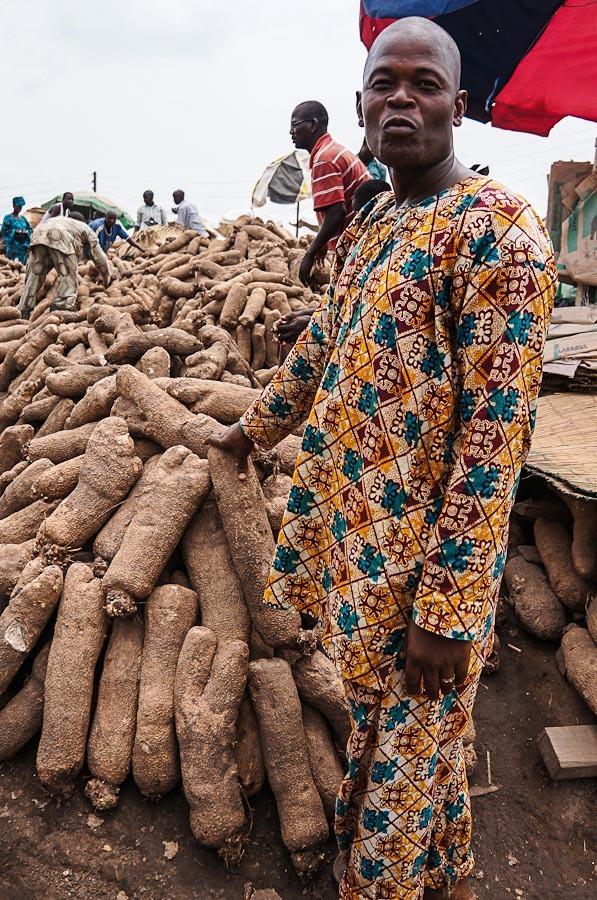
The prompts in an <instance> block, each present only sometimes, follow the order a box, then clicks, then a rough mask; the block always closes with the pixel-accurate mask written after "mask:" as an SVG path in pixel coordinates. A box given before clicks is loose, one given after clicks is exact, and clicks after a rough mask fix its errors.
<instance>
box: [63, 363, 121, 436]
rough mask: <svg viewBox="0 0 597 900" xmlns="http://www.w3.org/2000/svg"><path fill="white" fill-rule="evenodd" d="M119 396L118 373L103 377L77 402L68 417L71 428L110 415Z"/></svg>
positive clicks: (68, 425)
mask: <svg viewBox="0 0 597 900" xmlns="http://www.w3.org/2000/svg"><path fill="white" fill-rule="evenodd" d="M117 397H118V389H117V387H116V375H109V376H108V377H107V378H102V379H101V381H98V382H96V383H95V384H94V385H92V386H91V387H90V388H88V389H87V392H86V393H85V396H84V397H82V398H81V399H80V400H79V402H78V403H77V404H76V406H75V407H74V409H73V410H72V412H71V413H70V415H69V417H68V424H67V427H68V428H69V430H72V429H73V428H79V426H81V425H87V424H89V422H98V421H99V420H100V419H104V418H106V416H109V415H110V410H111V409H112V406H113V405H114V403H115V401H116V399H117Z"/></svg>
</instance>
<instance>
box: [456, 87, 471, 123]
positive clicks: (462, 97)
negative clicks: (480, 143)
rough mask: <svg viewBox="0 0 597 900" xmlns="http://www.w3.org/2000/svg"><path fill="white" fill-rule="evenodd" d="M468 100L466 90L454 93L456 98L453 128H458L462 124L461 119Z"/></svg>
mask: <svg viewBox="0 0 597 900" xmlns="http://www.w3.org/2000/svg"><path fill="white" fill-rule="evenodd" d="M467 101H468V92H467V91H458V93H457V94H456V99H455V101H454V118H453V120H452V121H453V123H454V127H455V128H460V126H461V125H462V120H463V119H464V115H465V113H466V105H467Z"/></svg>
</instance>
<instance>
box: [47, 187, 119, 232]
mask: <svg viewBox="0 0 597 900" xmlns="http://www.w3.org/2000/svg"><path fill="white" fill-rule="evenodd" d="M73 197H74V200H75V203H74V208H75V209H76V210H77V211H78V212H80V213H82V214H83V215H84V216H85V218H86V219H87V221H90V220H91V219H92V218H93V215H94V213H96V212H98V213H102V214H104V215H105V214H106V213H107V212H108V210H109V209H113V210H114V212H115V213H116V215H117V216H118V218H119V219H120V221H121V222H122V224H123V225H124V227H125V228H132V227H133V225H134V224H135V223H134V221H133V219H131V217H130V216H129V214H128V213H127V212H126V210H124V209H122V207H121V206H118V204H117V203H113V202H112V201H111V200H110V199H109V197H104V196H103V194H95V193H94V192H93V191H76V192H75V193H74V194H73ZM61 200H62V194H57V195H56V196H55V197H52V199H51V200H48V201H47V202H46V203H42V209H50V207H51V206H54V204H55V203H60V202H61Z"/></svg>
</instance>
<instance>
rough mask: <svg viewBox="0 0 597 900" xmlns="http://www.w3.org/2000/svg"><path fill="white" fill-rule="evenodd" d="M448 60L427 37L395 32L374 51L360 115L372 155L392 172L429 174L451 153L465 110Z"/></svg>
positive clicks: (464, 95)
mask: <svg viewBox="0 0 597 900" xmlns="http://www.w3.org/2000/svg"><path fill="white" fill-rule="evenodd" d="M454 79H455V75H454V69H453V66H452V64H451V60H450V57H449V55H448V54H447V53H446V51H445V50H444V48H443V47H442V46H441V45H440V44H437V45H436V44H435V43H434V42H433V41H431V40H430V39H429V37H427V36H413V35H412V34H410V35H408V36H406V35H405V36H403V35H400V34H399V33H395V34H393V35H392V37H391V38H389V37H388V39H386V40H380V44H379V46H378V47H374V49H373V51H372V58H370V61H369V65H368V66H367V68H366V71H365V78H364V84H363V94H362V99H361V103H360V105H359V104H358V105H357V108H358V112H359V115H362V117H363V119H364V123H365V134H366V138H367V143H368V145H369V147H370V148H371V152H372V153H373V155H374V156H376V157H377V159H379V160H381V162H383V163H385V165H387V166H388V167H389V168H398V169H400V168H422V169H425V168H427V167H429V166H431V165H433V164H434V163H436V162H439V161H441V160H442V159H445V158H446V156H448V155H449V153H450V152H451V150H452V128H453V127H454V126H455V125H460V124H461V122H462V117H463V116H464V112H465V110H466V92H465V91H458V90H457V86H456V85H455V81H454Z"/></svg>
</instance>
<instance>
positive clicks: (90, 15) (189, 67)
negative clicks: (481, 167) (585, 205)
mask: <svg viewBox="0 0 597 900" xmlns="http://www.w3.org/2000/svg"><path fill="white" fill-rule="evenodd" d="M358 6H359V4H358V0H258V2H247V0H228V2H224V0H220V2H209V3H208V2H205V0H159V2H158V0H103V2H101V3H92V2H90V0H83V2H81V0H1V3H0V34H1V35H2V46H1V49H0V74H1V76H2V78H1V84H2V88H3V101H2V106H3V115H4V128H3V136H2V142H1V144H0V210H1V211H2V213H4V211H6V210H7V207H8V206H9V203H10V198H11V197H12V196H13V194H16V193H19V194H20V193H23V194H24V195H25V198H26V201H27V205H36V204H38V203H40V202H42V201H44V200H47V199H48V198H49V197H50V196H52V195H53V194H55V193H57V192H58V191H64V190H75V191H76V190H78V189H87V190H89V189H90V188H91V173H92V171H93V170H96V171H97V173H98V190H99V191H100V192H101V193H105V194H107V195H108V196H110V197H111V198H112V199H113V200H115V201H117V202H119V203H120V204H121V205H122V206H124V207H125V208H127V209H128V210H129V211H131V212H134V210H135V209H136V207H137V206H138V205H139V203H141V202H142V199H141V194H142V193H143V190H144V189H146V188H148V187H149V188H153V189H154V191H155V194H156V198H157V200H158V201H159V202H161V203H163V204H164V205H166V206H167V207H168V208H169V207H170V206H171V205H172V190H173V189H175V188H177V187H181V188H183V189H184V190H186V194H187V198H188V199H190V200H192V201H193V202H195V203H196V205H197V206H198V208H199V210H200V212H201V213H202V214H203V215H204V216H205V217H206V218H207V219H208V220H209V221H211V222H212V223H214V224H215V223H217V222H218V221H219V218H220V216H221V215H222V214H225V213H228V212H230V211H232V210H239V211H240V210H243V209H247V208H248V206H249V203H250V194H251V189H252V187H253V185H254V183H255V181H256V180H257V178H258V177H259V175H260V174H261V172H262V170H263V168H264V167H265V165H266V164H267V163H268V162H269V161H270V160H272V159H274V158H275V157H277V156H279V155H281V154H283V153H284V152H287V151H290V150H292V149H293V148H292V144H291V142H290V138H289V135H288V126H289V120H290V112H291V110H292V108H293V107H294V106H295V105H296V103H298V102H299V101H301V100H305V99H317V100H321V101H322V102H323V103H324V104H325V105H326V107H327V108H328V111H329V113H330V131H331V132H332V134H333V136H334V137H335V138H336V139H337V140H339V141H340V142H342V143H344V144H345V145H347V146H349V147H351V148H354V149H355V150H356V149H357V148H358V147H359V146H360V143H361V139H362V132H361V130H360V129H359V127H358V125H357V123H356V116H355V112H354V92H355V90H356V89H357V88H358V87H359V83H360V77H361V71H362V66H363V62H364V58H365V49H364V47H363V46H362V45H361V43H360V40H359V34H358ZM596 136H597V126H595V125H594V124H592V123H588V122H582V121H580V120H577V119H567V120H565V121H564V122H562V123H560V125H558V126H557V127H556V128H555V129H554V130H553V132H552V135H551V137H550V138H538V137H533V136H531V135H526V134H516V133H514V132H505V131H500V130H499V129H492V128H491V126H483V125H480V124H478V123H475V122H471V121H466V122H465V124H464V126H463V127H462V128H461V129H459V130H458V131H457V137H456V145H457V152H458V155H459V156H460V158H461V159H462V161H463V162H465V163H466V164H469V165H470V164H472V163H474V162H481V163H489V164H490V166H491V170H492V174H493V175H494V176H495V177H496V178H498V179H499V180H501V181H503V182H505V183H506V184H507V185H508V186H509V187H511V188H513V189H515V190H517V191H519V192H520V193H522V194H524V195H526V196H527V197H528V198H529V199H530V200H531V201H532V202H533V203H534V204H535V206H536V207H537V209H538V211H539V212H540V213H542V214H544V213H545V209H546V201H547V190H546V175H547V173H548V171H549V166H550V163H551V162H552V161H553V160H557V159H576V160H583V159H592V158H593V153H594V141H595V137H596ZM274 211H276V208H275V207H274Z"/></svg>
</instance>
